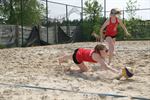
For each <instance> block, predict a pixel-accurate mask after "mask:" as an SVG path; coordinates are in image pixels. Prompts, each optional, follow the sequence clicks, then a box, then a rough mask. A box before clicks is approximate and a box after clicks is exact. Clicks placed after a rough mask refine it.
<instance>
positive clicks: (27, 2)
mask: <svg viewBox="0 0 150 100" xmlns="http://www.w3.org/2000/svg"><path fill="white" fill-rule="evenodd" d="M21 1H22V11H21ZM43 12H44V5H42V4H41V3H40V2H39V1H38V0H3V4H2V6H0V13H1V15H0V17H1V18H3V21H4V22H5V23H6V24H16V25H17V24H21V18H22V20H23V24H24V25H33V24H39V23H40V19H41V18H42V17H43V15H44V14H43ZM21 15H22V17H21Z"/></svg>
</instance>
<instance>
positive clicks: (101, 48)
mask: <svg viewBox="0 0 150 100" xmlns="http://www.w3.org/2000/svg"><path fill="white" fill-rule="evenodd" d="M104 49H107V46H106V44H97V45H96V46H95V48H94V51H95V52H96V53H100V52H99V51H100V50H104Z"/></svg>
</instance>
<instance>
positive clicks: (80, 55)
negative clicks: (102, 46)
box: [76, 48, 96, 63]
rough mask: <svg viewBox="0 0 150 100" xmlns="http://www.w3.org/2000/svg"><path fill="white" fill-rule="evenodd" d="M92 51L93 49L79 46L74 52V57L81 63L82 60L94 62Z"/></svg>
mask: <svg viewBox="0 0 150 100" xmlns="http://www.w3.org/2000/svg"><path fill="white" fill-rule="evenodd" d="M93 52H94V50H90V49H84V48H79V49H78V52H77V54H76V59H77V61H78V62H79V63H82V62H83V61H85V62H93V63H96V61H94V60H93V59H92V54H93Z"/></svg>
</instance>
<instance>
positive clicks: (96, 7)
mask: <svg viewBox="0 0 150 100" xmlns="http://www.w3.org/2000/svg"><path fill="white" fill-rule="evenodd" d="M102 9H103V8H102V6H101V4H99V3H98V1H97V0H88V1H86V2H85V8H84V15H85V16H86V18H85V20H84V21H83V30H84V31H83V32H84V34H85V36H86V38H87V39H88V40H90V38H91V33H92V32H93V31H94V32H96V33H97V34H99V29H100V24H101V22H102V20H101V19H102V17H101V16H102V13H101V12H102Z"/></svg>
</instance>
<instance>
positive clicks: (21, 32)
mask: <svg viewBox="0 0 150 100" xmlns="http://www.w3.org/2000/svg"><path fill="white" fill-rule="evenodd" d="M20 3H21V4H20V5H21V33H22V46H23V1H22V0H21V2H20Z"/></svg>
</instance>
